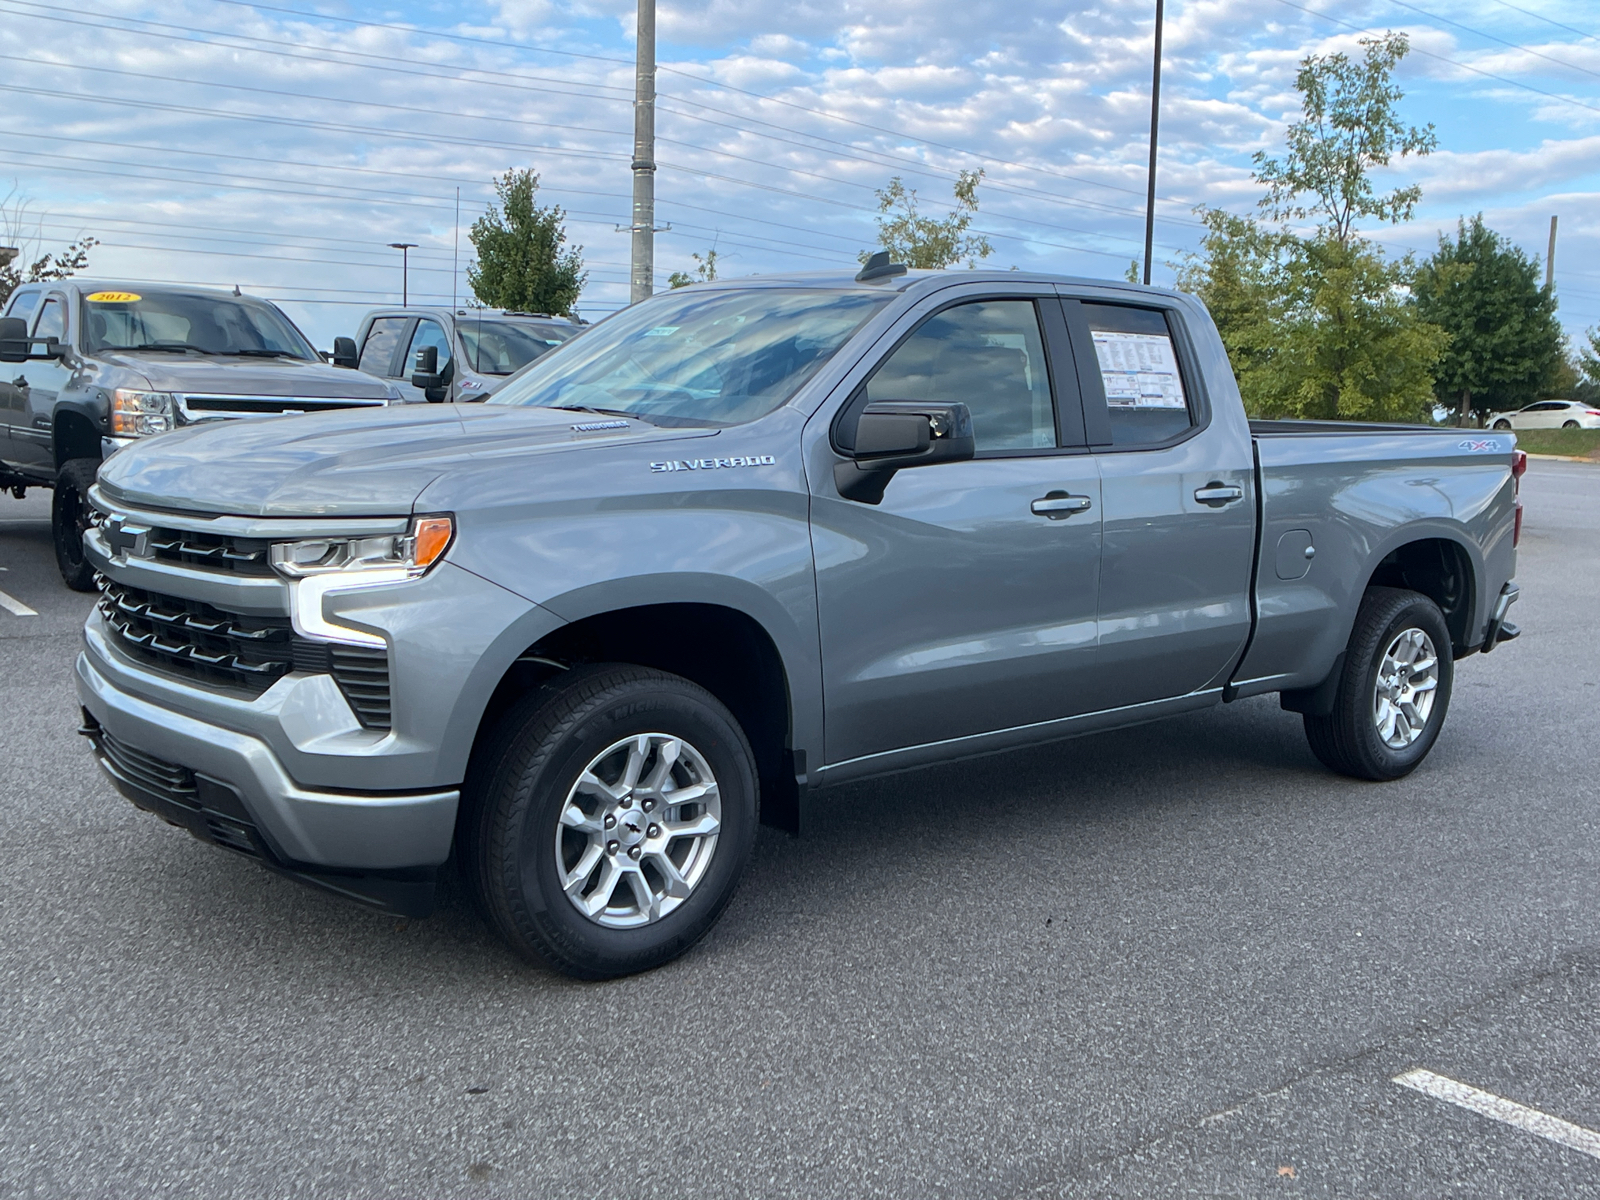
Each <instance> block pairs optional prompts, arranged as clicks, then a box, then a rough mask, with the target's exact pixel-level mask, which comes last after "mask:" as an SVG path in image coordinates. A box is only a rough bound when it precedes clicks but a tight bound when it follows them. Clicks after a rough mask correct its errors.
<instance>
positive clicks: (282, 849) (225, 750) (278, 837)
mask: <svg viewBox="0 0 1600 1200" xmlns="http://www.w3.org/2000/svg"><path fill="white" fill-rule="evenodd" d="M77 680H78V698H79V700H80V702H81V703H82V705H83V708H84V711H85V712H86V713H87V715H88V718H89V720H88V721H86V723H85V724H86V731H87V732H89V733H90V736H91V737H92V738H93V739H94V741H95V745H96V750H97V755H98V757H99V758H100V761H101V764H102V766H104V767H105V768H106V771H107V773H108V774H109V775H110V776H111V778H112V781H113V782H114V783H116V784H117V786H118V788H119V790H122V791H123V792H124V794H128V795H129V797H130V799H133V800H134V801H135V803H139V801H140V800H141V799H143V798H146V797H143V796H138V795H132V794H130V790H129V786H130V785H129V776H130V775H131V774H132V775H136V774H138V772H135V771H132V770H131V769H130V768H129V767H128V766H127V764H126V763H124V764H123V765H122V766H120V767H119V765H118V763H117V761H116V758H115V756H114V753H112V752H108V748H107V747H106V745H105V741H104V734H110V735H111V738H112V739H113V747H112V750H114V749H115V748H116V747H119V746H120V747H126V748H129V749H131V750H132V751H134V752H135V753H140V754H143V755H146V756H149V757H151V758H153V759H154V760H156V761H157V763H158V764H159V765H160V767H161V768H175V769H177V770H180V771H186V772H189V773H191V774H192V775H193V776H194V777H195V781H196V784H195V790H196V793H197V795H198V796H199V798H200V800H201V801H202V802H203V803H201V804H200V807H201V808H202V809H205V810H208V811H209V812H210V813H211V814H213V815H220V816H222V817H227V818H230V819H232V820H235V821H243V822H244V823H246V824H249V825H250V826H251V827H252V828H253V829H254V830H255V831H257V833H258V835H259V839H260V843H261V847H260V848H261V849H262V851H263V852H264V853H263V856H264V857H266V858H267V859H268V861H269V865H275V866H279V867H283V868H304V869H306V870H310V871H317V870H334V871H344V872H362V871H374V870H376V871H394V870H407V869H413V868H431V867H435V866H437V865H438V864H439V863H442V862H443V861H444V860H445V859H446V858H447V857H448V856H449V853H450V842H451V838H452V836H453V834H454V830H455V818H456V804H457V802H458V801H459V799H460V792H459V790H458V789H456V788H442V789H433V790H429V791H425V792H403V793H396V792H371V793H363V792H359V791H346V792H335V791H321V790H312V789H308V788H304V787H301V786H300V785H298V784H297V783H295V781H294V780H293V779H292V778H291V777H290V776H289V773H288V772H287V771H285V770H284V768H283V764H282V763H281V762H279V760H278V758H277V756H276V755H275V754H273V752H272V750H271V748H270V747H268V745H267V744H266V743H265V742H263V741H261V740H259V739H257V738H254V737H251V736H249V735H247V734H243V733H238V732H236V731H234V730H231V729H224V728H222V727H221V726H217V725H212V724H209V723H207V722H204V721H201V720H198V719H196V718H194V717H191V716H188V715H185V714H183V713H180V712H176V711H174V710H172V709H171V708H164V707H157V706H156V705H154V704H150V703H148V702H147V701H144V700H141V699H140V698H139V697H137V696H134V695H131V694H129V693H127V692H124V691H122V690H121V689H119V688H118V687H116V686H115V685H114V684H113V683H112V682H111V681H110V680H109V679H107V678H106V676H105V675H104V674H102V673H101V672H100V671H99V670H98V669H96V667H95V664H94V663H93V662H92V661H91V660H90V657H89V655H88V654H86V653H85V654H80V655H79V656H78V665H77ZM162 775H163V771H162V770H159V769H158V770H156V771H155V775H154V776H153V778H154V780H155V782H156V783H160V782H161V777H162ZM145 782H146V783H147V784H148V783H150V782H151V780H150V779H148V778H147V779H146V780H145ZM202 784H203V786H202ZM218 789H221V790H220V791H219V790H218ZM149 790H150V789H149V788H146V789H145V791H146V792H148V791H149ZM157 790H159V789H157ZM224 793H227V794H231V795H232V796H233V797H235V798H236V799H237V811H233V810H231V808H230V805H229V803H228V801H227V800H226V797H225V795H224ZM207 796H210V797H212V798H213V800H214V803H213V802H209V801H206V797H207ZM181 798H186V795H185V797H181ZM168 799H170V797H168ZM142 807H151V806H150V805H142ZM241 814H242V815H241ZM161 815H163V816H168V817H169V819H170V818H171V813H170V812H165V811H163V812H162V813H161ZM203 819H204V818H203V817H201V818H197V820H203ZM176 823H179V824H186V825H187V826H188V827H190V828H191V830H192V831H195V826H194V825H192V824H190V823H189V822H188V821H187V820H185V821H178V822H176ZM202 836H203V834H202ZM207 840H216V839H212V838H208V839H207ZM221 844H225V845H226V844H228V843H227V842H225V841H224V842H222V843H221ZM234 848H236V849H237V848H238V847H234Z"/></svg>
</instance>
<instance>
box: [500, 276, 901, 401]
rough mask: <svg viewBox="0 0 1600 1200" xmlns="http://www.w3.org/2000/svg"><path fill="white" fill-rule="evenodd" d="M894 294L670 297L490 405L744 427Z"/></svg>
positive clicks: (552, 361) (518, 381)
mask: <svg viewBox="0 0 1600 1200" xmlns="http://www.w3.org/2000/svg"><path fill="white" fill-rule="evenodd" d="M889 299H890V297H889V296H888V295H884V294H881V293H872V292H843V291H824V290H822V289H800V288H747V289H743V290H740V291H697V290H696V289H694V288H683V289H681V290H679V291H675V292H667V293H665V294H664V295H660V296H656V297H654V298H652V299H650V300H646V301H644V302H643V303H641V304H637V305H635V306H634V307H632V308H626V309H623V310H622V311H621V312H619V313H618V314H617V315H616V316H614V317H610V318H607V319H606V320H605V321H602V322H601V323H600V324H598V325H596V326H595V327H594V328H593V329H590V330H589V331H588V332H587V333H585V334H584V335H583V337H582V339H580V340H579V341H576V342H574V343H573V344H572V345H571V346H570V347H568V348H567V349H566V350H563V351H562V352H561V353H560V354H554V355H551V356H550V357H549V358H547V359H545V360H544V361H543V362H538V363H535V364H534V365H533V366H531V367H529V368H528V369H527V370H526V371H525V372H523V373H522V374H521V375H519V376H518V377H517V378H515V379H513V380H512V381H511V382H510V383H508V384H506V385H505V386H504V387H503V388H501V389H500V390H499V391H498V392H496V393H495V394H494V395H493V396H491V397H489V400H488V403H490V404H518V405H536V406H543V407H548V408H588V409H594V410H598V411H602V412H617V413H624V414H626V415H628V416H636V417H640V418H642V419H644V420H648V421H654V422H656V423H658V424H671V425H738V424H742V423H743V422H745V421H753V420H755V419H756V418H757V417H760V416H764V415H765V414H767V413H769V412H771V411H772V410H773V409H775V408H777V407H778V406H779V405H780V404H782V403H783V402H784V401H786V400H787V399H789V397H790V396H792V395H794V394H795V392H796V391H798V390H799V388H800V385H801V384H803V383H805V381H806V380H808V379H810V378H811V376H812V375H813V374H815V373H816V371H817V369H818V368H819V367H821V366H822V364H823V363H825V362H827V361H828V359H829V357H831V356H832V354H833V352H834V351H835V350H837V349H838V348H839V347H840V346H842V345H844V343H845V341H846V340H848V339H849V337H850V335H851V334H853V333H854V332H855V331H856V330H857V329H859V328H860V327H861V325H862V323H863V322H865V321H866V320H867V318H868V317H870V316H872V314H873V313H875V312H877V311H878V310H879V309H880V308H882V307H883V305H884V304H885V303H887V302H888V300H889Z"/></svg>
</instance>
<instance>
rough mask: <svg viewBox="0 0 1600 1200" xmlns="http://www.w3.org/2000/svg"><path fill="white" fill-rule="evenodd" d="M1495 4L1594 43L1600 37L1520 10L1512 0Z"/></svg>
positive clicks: (1531, 11) (1528, 11)
mask: <svg viewBox="0 0 1600 1200" xmlns="http://www.w3.org/2000/svg"><path fill="white" fill-rule="evenodd" d="M1495 3H1496V4H1498V5H1500V6H1501V7H1502V8H1509V9H1511V11H1512V12H1519V13H1521V14H1522V15H1523V16H1525V17H1534V18H1536V19H1537V20H1540V21H1545V22H1548V23H1549V24H1551V25H1554V26H1555V27H1556V28H1557V29H1565V30H1566V31H1567V32H1568V33H1575V34H1577V35H1578V36H1579V37H1581V38H1588V39H1589V40H1590V41H1593V40H1594V39H1595V38H1596V37H1600V34H1593V33H1585V32H1584V31H1583V30H1581V29H1577V28H1575V27H1573V26H1571V25H1563V24H1562V23H1561V22H1560V21H1557V20H1556V19H1555V18H1553V17H1547V16H1545V15H1544V14H1543V13H1537V12H1534V11H1533V10H1532V9H1531V8H1519V7H1518V6H1517V5H1515V4H1512V3H1510V0H1495Z"/></svg>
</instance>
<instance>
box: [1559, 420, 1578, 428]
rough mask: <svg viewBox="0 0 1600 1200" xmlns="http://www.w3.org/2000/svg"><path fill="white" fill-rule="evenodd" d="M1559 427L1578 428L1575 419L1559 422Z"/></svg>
mask: <svg viewBox="0 0 1600 1200" xmlns="http://www.w3.org/2000/svg"><path fill="white" fill-rule="evenodd" d="M1561 428H1563V429H1576V428H1578V423H1577V422H1576V421H1563V422H1562V423H1561Z"/></svg>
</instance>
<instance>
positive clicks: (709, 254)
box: [667, 246, 717, 288]
mask: <svg viewBox="0 0 1600 1200" xmlns="http://www.w3.org/2000/svg"><path fill="white" fill-rule="evenodd" d="M689 257H690V258H692V259H694V261H695V268H694V274H693V275H690V274H689V273H688V272H686V271H674V272H673V273H672V274H671V275H668V276H667V284H668V286H669V287H674V288H682V287H688V286H689V285H690V284H691V283H710V282H711V281H712V280H713V279H715V278H716V277H717V248H716V247H715V246H713V247H711V249H709V250H707V251H706V252H705V257H703V258H702V257H701V256H700V255H698V254H693V253H691V254H690V255H689Z"/></svg>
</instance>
